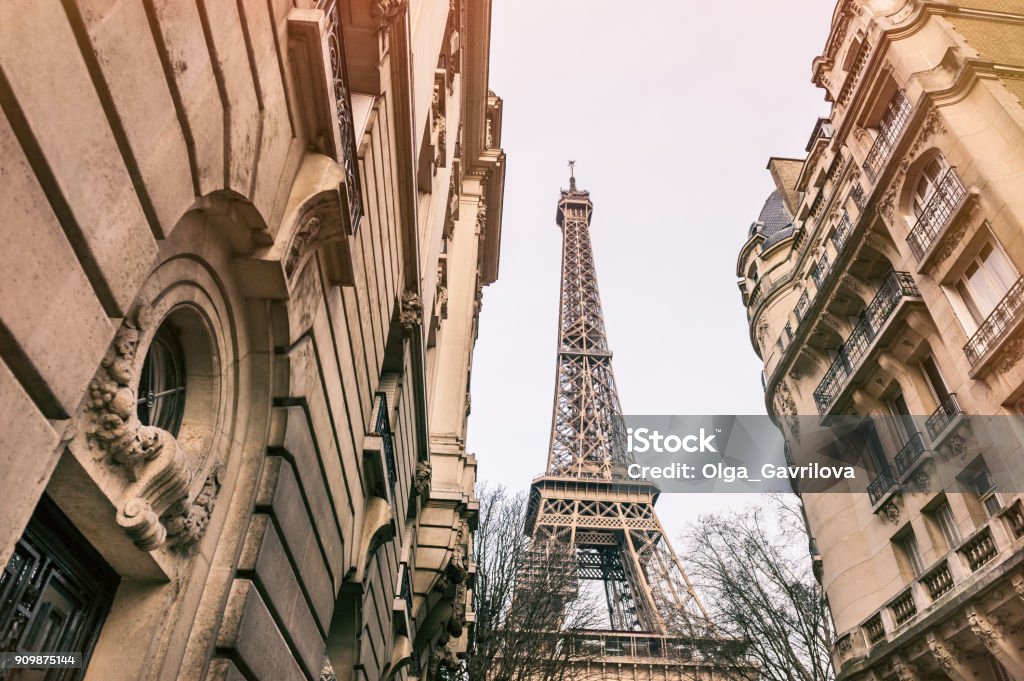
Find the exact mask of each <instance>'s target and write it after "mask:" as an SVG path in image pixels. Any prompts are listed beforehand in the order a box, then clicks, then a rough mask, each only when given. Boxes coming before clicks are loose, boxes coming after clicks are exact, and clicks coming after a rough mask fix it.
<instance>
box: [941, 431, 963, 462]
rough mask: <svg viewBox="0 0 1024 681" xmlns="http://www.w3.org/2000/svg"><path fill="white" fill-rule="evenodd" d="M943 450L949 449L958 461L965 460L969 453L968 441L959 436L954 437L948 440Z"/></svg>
mask: <svg viewBox="0 0 1024 681" xmlns="http://www.w3.org/2000/svg"><path fill="white" fill-rule="evenodd" d="M943 448H948V449H949V452H950V453H951V454H952V455H953V456H955V457H956V458H958V459H962V458H964V455H965V454H966V453H967V441H966V440H964V439H963V438H962V437H960V436H959V435H953V436H951V437H950V438H949V439H947V440H946V442H945V445H944V447H943Z"/></svg>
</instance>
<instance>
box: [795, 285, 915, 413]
mask: <svg viewBox="0 0 1024 681" xmlns="http://www.w3.org/2000/svg"><path fill="white" fill-rule="evenodd" d="M920 295H921V294H920V292H919V291H918V290H917V286H916V285H915V284H914V280H913V278H912V277H911V276H910V274H908V273H907V272H897V271H892V272H889V274H887V275H886V277H885V280H884V281H883V283H882V287H881V288H880V289H879V290H878V293H877V294H875V297H874V298H873V299H872V300H871V302H870V303H869V304H868V306H867V307H866V308H865V309H864V312H862V313H861V315H860V319H859V320H858V321H857V325H856V326H855V327H853V331H852V332H851V333H850V337H849V338H847V339H846V342H845V343H843V345H842V347H840V348H839V352H838V353H837V356H836V358H835V360H833V362H832V364H831V365H830V366H829V368H828V371H826V372H825V376H824V378H822V379H821V382H820V383H819V384H818V387H817V389H816V390H815V391H814V403H815V404H816V405H817V406H818V413H819V414H822V415H824V414H825V413H826V412H828V410H829V408H830V407H831V406H832V404H833V403H834V402H835V401H836V399H837V398H838V397H839V395H840V393H842V391H843V388H844V387H845V386H846V383H847V381H848V380H849V379H850V377H851V376H853V374H854V372H855V371H856V370H857V368H858V367H859V366H860V364H861V362H863V360H864V357H865V356H866V355H867V353H868V351H869V350H870V349H871V344H872V341H874V340H875V338H876V337H877V336H878V333H879V332H880V331H881V330H882V327H883V326H884V325H885V322H886V320H887V319H888V318H889V316H890V315H891V314H892V313H893V310H895V309H896V308H897V307H898V306H899V303H900V301H901V300H903V299H904V298H906V297H908V296H914V297H917V296H920Z"/></svg>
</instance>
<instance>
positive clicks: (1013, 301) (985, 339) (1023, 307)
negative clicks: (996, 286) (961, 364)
mask: <svg viewBox="0 0 1024 681" xmlns="http://www.w3.org/2000/svg"><path fill="white" fill-rule="evenodd" d="M1022 311H1024V277H1021V278H1020V279H1018V280H1017V281H1016V282H1014V284H1013V286H1011V287H1010V290H1009V291H1008V292H1007V293H1006V295H1005V296H1003V299H1002V300H1000V301H999V304H998V305H996V308H995V309H994V310H992V314H990V315H989V316H988V318H987V319H986V320H985V321H984V322H982V324H981V326H980V327H978V330H977V331H975V332H974V335H973V336H971V340H969V341H967V344H966V345H964V354H965V355H967V361H969V362H970V363H971V366H974V365H976V364H977V363H978V362H979V361H980V360H981V358H982V357H984V356H985V354H986V353H987V352H988V351H989V350H991V349H992V348H993V347H995V345H996V344H997V343H998V341H1000V340H1002V339H1003V338H1004V337H1006V336H1007V335H1009V333H1010V331H1011V330H1012V327H1013V326H1014V325H1015V323H1016V322H1018V321H1020V319H1021V318H1022V317H1024V314H1022Z"/></svg>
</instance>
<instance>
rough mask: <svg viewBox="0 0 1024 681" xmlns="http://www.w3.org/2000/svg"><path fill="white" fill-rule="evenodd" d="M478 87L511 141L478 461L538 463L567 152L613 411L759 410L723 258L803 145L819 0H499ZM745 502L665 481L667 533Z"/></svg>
mask: <svg viewBox="0 0 1024 681" xmlns="http://www.w3.org/2000/svg"><path fill="white" fill-rule="evenodd" d="M493 3H494V14H493V22H492V39H491V40H492V42H491V87H492V89H493V90H494V91H495V92H496V93H497V94H498V95H499V96H501V97H502V98H503V99H504V115H503V125H502V146H503V147H504V149H505V151H506V153H507V154H508V169H507V175H506V180H505V204H504V214H503V223H502V225H503V227H502V229H503V234H502V244H501V270H500V276H499V279H498V281H497V283H495V284H493V285H491V286H490V287H488V288H487V290H486V292H485V294H484V306H483V315H482V319H481V323H480V338H479V341H478V343H477V347H476V355H475V358H474V365H473V385H472V390H473V412H472V416H471V418H470V421H469V442H468V447H469V450H470V451H472V452H475V453H476V455H477V457H478V458H479V462H480V467H479V478H480V479H481V480H482V481H498V482H501V483H503V484H505V485H507V486H509V487H511V488H514V489H521V490H525V489H527V488H528V487H529V484H530V480H531V479H532V478H533V477H534V476H535V475H539V474H541V473H543V471H544V467H545V464H546V460H547V450H548V439H549V436H550V429H551V410H552V401H553V393H554V379H555V359H556V345H557V324H558V290H559V267H560V257H561V233H560V232H559V230H558V228H557V227H556V225H555V222H554V217H555V205H556V202H557V199H558V192H559V189H560V188H561V187H566V186H567V185H568V169H567V167H566V161H567V160H568V159H570V158H572V159H575V160H576V161H577V165H576V176H577V180H578V184H579V187H580V188H581V189H587V190H589V191H590V193H591V199H592V200H593V202H594V217H593V221H592V223H591V234H592V239H593V246H594V257H595V260H596V263H597V271H598V280H599V282H600V289H601V298H602V303H603V306H604V314H605V319H606V324H607V330H608V337H609V342H610V344H611V348H612V350H613V352H614V353H615V357H614V368H615V377H616V381H617V383H618V386H619V393H620V398H621V400H622V405H623V409H624V411H625V412H626V413H627V414H763V413H764V402H763V394H762V392H761V383H760V370H761V364H760V361H759V360H758V359H757V356H756V355H755V354H754V352H753V350H752V349H751V346H750V341H749V339H748V331H747V325H746V315H745V312H744V309H743V307H742V304H741V302H740V295H739V291H738V289H737V287H736V276H735V268H736V255H737V252H738V250H739V248H740V246H741V245H742V244H743V242H744V240H745V238H746V234H747V229H748V228H749V226H750V223H751V222H752V221H754V220H755V219H756V218H757V214H758V212H759V211H760V209H761V205H762V204H763V202H764V200H765V198H766V197H767V195H768V194H769V193H770V192H771V190H772V188H773V186H772V182H771V178H770V176H769V174H768V171H767V170H766V169H765V165H766V163H767V161H768V158H769V157H770V156H773V155H774V156H796V157H799V156H802V155H803V153H804V151H803V150H804V146H805V145H806V143H807V140H808V138H809V137H810V134H811V129H812V128H813V126H814V123H815V120H816V118H817V117H818V116H820V115H824V114H826V113H827V110H828V109H827V106H826V103H825V101H824V99H823V97H822V91H821V90H818V89H816V88H815V87H814V86H813V85H812V84H811V82H810V76H811V60H812V59H813V58H814V57H815V56H816V55H818V54H820V52H821V50H822V48H823V46H824V43H825V38H826V37H827V31H828V26H829V22H830V20H831V16H832V10H833V5H834V3H833V2H829V1H828V0H773V1H772V2H764V0H719V1H718V2H706V1H701V2H697V1H696V0H673V1H653V0H647V1H646V2H642V3H623V2H621V0H614V1H613V0H493ZM748 501H749V499H745V498H742V497H739V495H722V496H720V497H717V498H712V497H710V496H709V495H680V494H664V495H663V496H662V498H661V500H660V501H659V503H658V512H659V516H660V518H661V521H662V524H663V525H664V526H665V528H666V531H667V532H668V533H669V534H670V536H672V537H673V539H675V538H677V536H678V535H679V533H680V532H681V531H682V529H683V527H684V526H685V524H686V522H687V521H689V520H691V519H693V518H694V517H695V516H696V514H697V513H698V512H701V511H706V510H710V509H714V508H723V507H727V506H730V505H742V504H744V503H746V502H748Z"/></svg>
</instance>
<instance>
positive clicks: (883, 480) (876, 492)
mask: <svg viewBox="0 0 1024 681" xmlns="http://www.w3.org/2000/svg"><path fill="white" fill-rule="evenodd" d="M895 486H896V479H895V478H894V477H893V476H892V471H889V470H883V471H880V472H879V473H878V475H876V476H875V479H874V480H872V481H871V482H870V483H869V484H868V498H869V499H870V500H871V505H872V506H874V505H875V504H877V503H878V501H879V499H881V498H882V497H883V496H885V493H886V492H888V491H889V490H891V489H892V488H893V487H895Z"/></svg>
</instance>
